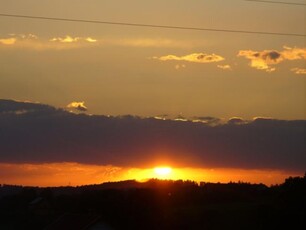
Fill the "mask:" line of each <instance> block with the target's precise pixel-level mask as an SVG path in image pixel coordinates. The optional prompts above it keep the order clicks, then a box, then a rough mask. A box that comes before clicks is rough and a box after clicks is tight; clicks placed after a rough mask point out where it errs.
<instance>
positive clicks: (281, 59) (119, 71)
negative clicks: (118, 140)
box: [0, 0, 306, 119]
mask: <svg viewBox="0 0 306 230" xmlns="http://www.w3.org/2000/svg"><path fill="white" fill-rule="evenodd" d="M288 2H301V3H305V1H297V0H295V1H291V0H288ZM1 13H7V14H23V15H33V16H45V17H60V18H73V19H86V20H101V21H115V22H127V23H142V24H161V25H173V26H186V27H202V28H216V29H233V30H251V31H266V32H282V33H299V34H306V26H305V25H306V20H305V19H306V18H305V17H306V7H304V6H293V5H281V4H265V3H255V2H247V1H240V0H231V1H222V0H215V1H212V0H208V1H199V0H194V1H182V0H175V1H174V0H168V1H161V0H156V1H140V0H131V1H118V0H113V1H101V0H88V1H80V0H73V1H72V0H44V1H38V0H27V1H24V0H10V1H7V0H5V1H2V2H1ZM0 28H1V29H0V98H7V99H16V100H21V101H25V100H28V101H33V102H41V103H46V104H50V105H54V106H56V107H65V106H66V105H68V104H69V103H71V102H73V101H77V102H85V105H86V106H87V107H88V110H89V113H92V114H110V115H120V114H133V115H141V116H156V115H160V114H169V115H171V116H177V115H182V116H186V117H192V116H214V117H220V118H230V117H233V116H238V117H243V118H246V119H249V118H252V117H258V116H262V117H272V118H276V119H306V106H305V104H306V103H305V97H306V62H305V60H306V44H305V37H290V36H273V35H258V34H239V33H218V32H205V31H183V30H169V29H157V28H156V29H153V28H140V27H123V26H110V25H102V24H87V23H72V22H56V21H43V20H33V19H17V18H6V17H0Z"/></svg>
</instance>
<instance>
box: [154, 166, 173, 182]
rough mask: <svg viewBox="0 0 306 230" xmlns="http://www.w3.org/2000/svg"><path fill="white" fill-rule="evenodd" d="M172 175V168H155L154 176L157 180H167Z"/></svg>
mask: <svg viewBox="0 0 306 230" xmlns="http://www.w3.org/2000/svg"><path fill="white" fill-rule="evenodd" d="M171 173H172V168H170V167H156V168H154V174H155V176H156V177H157V178H162V179H166V178H169V177H170V175H171Z"/></svg>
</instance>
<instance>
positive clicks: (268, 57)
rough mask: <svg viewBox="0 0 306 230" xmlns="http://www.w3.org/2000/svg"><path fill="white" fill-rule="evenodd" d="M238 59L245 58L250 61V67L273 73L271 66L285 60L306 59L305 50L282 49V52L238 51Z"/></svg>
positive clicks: (273, 68)
mask: <svg viewBox="0 0 306 230" xmlns="http://www.w3.org/2000/svg"><path fill="white" fill-rule="evenodd" d="M238 57H245V58H246V59H249V60H251V62H250V66H251V67H253V68H256V69H259V70H265V71H267V72H273V71H275V70H276V68H275V67H271V66H273V65H277V64H279V63H281V62H283V61H285V60H289V61H293V60H301V59H306V49H305V48H304V49H300V48H290V47H286V46H285V47H284V50H283V51H277V50H263V51H253V50H240V51H239V53H238Z"/></svg>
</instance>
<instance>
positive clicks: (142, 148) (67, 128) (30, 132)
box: [0, 100, 306, 170]
mask: <svg viewBox="0 0 306 230" xmlns="http://www.w3.org/2000/svg"><path fill="white" fill-rule="evenodd" d="M20 110H25V111H31V112H24V113H15V112H14V111H20ZM0 111H1V112H0V162H3V163H4V162H5V163H42V162H45V163H47V162H49V163H50V162H78V163H90V164H101V165H117V166H131V167H136V166H137V167H142V166H143V167H146V166H148V165H151V166H152V164H154V163H156V162H159V161H161V160H165V161H167V160H168V161H169V162H171V163H175V164H174V165H177V166H186V167H192V166H197V167H230V168H252V169H284V170H305V169H306V154H305V153H306V142H305V139H306V121H282V120H273V119H264V118H258V119H256V120H254V121H252V122H249V123H243V124H239V125H237V124H236V123H235V122H234V123H230V124H228V123H227V124H219V125H216V126H211V125H208V124H205V123H201V122H197V123H195V122H192V121H172V120H158V119H154V118H140V117H134V116H121V117H106V116H89V115H85V114H73V113H69V112H66V111H64V110H59V109H56V108H53V107H50V106H47V105H40V104H33V103H23V102H16V101H9V100H0ZM206 120H212V121H213V118H209V117H208V118H206Z"/></svg>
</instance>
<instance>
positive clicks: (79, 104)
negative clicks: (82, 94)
mask: <svg viewBox="0 0 306 230" xmlns="http://www.w3.org/2000/svg"><path fill="white" fill-rule="evenodd" d="M67 108H70V109H76V110H79V111H82V112H85V111H87V107H86V106H85V102H84V101H81V102H76V101H74V102H71V103H70V104H68V105H67Z"/></svg>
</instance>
